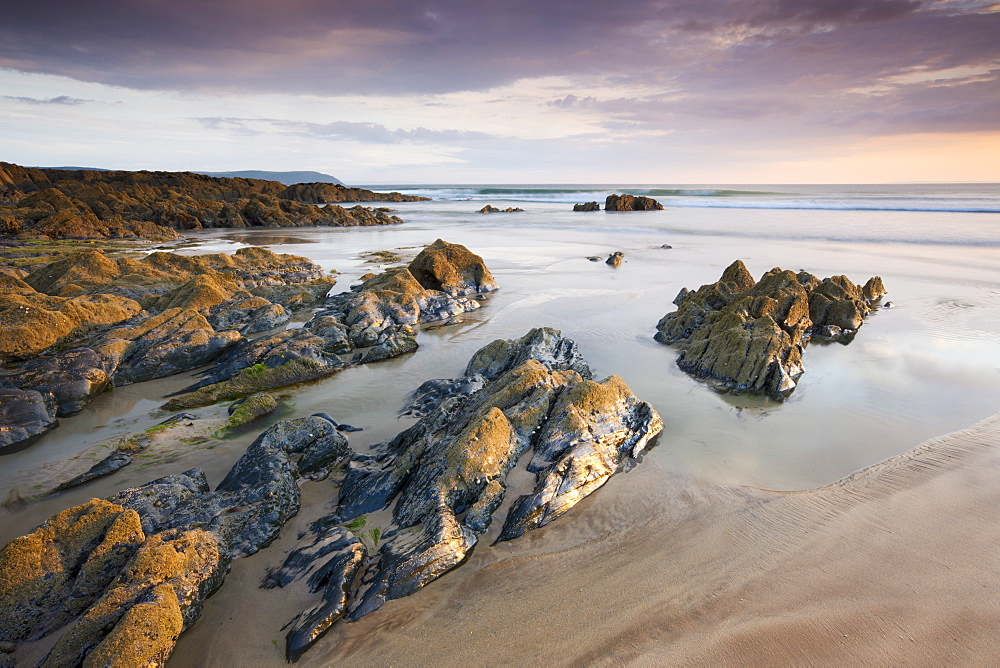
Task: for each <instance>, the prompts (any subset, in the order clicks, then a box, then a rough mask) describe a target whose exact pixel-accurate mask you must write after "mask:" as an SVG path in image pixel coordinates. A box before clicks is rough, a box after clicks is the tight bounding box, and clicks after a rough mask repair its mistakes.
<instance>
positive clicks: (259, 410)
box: [226, 392, 278, 429]
mask: <svg viewBox="0 0 1000 668" xmlns="http://www.w3.org/2000/svg"><path fill="white" fill-rule="evenodd" d="M277 409H278V400H277V399H275V398H274V397H272V396H271V395H270V394H267V393H266V392H257V393H255V394H251V395H250V396H248V397H244V398H242V399H239V400H237V401H234V402H233V403H232V404H230V405H229V408H228V409H227V410H228V412H229V420H227V421H226V428H227V429H235V428H237V427H242V426H243V425H245V424H247V423H248V422H252V421H254V420H256V419H258V418H261V417H264V416H265V415H270V414H271V413H273V412H274V411H276V410H277Z"/></svg>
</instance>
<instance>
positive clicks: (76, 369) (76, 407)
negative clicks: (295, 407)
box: [0, 240, 497, 452]
mask: <svg viewBox="0 0 1000 668" xmlns="http://www.w3.org/2000/svg"><path fill="white" fill-rule="evenodd" d="M334 283H335V281H334V279H333V278H331V277H330V276H328V275H327V274H326V273H325V272H324V271H323V269H322V268H321V267H319V266H318V265H316V264H314V263H312V262H311V261H309V260H307V259H305V258H301V257H297V256H293V255H278V254H275V253H273V252H271V251H269V250H266V249H262V248H256V247H251V248H242V249H240V250H238V251H236V252H235V253H234V254H232V255H227V254H223V253H220V254H215V255H203V256H193V257H191V256H181V255H176V254H173V253H162V252H158V253H152V254H150V255H147V256H146V257H144V258H142V259H139V260H137V259H134V258H130V257H125V256H118V257H115V258H112V257H110V256H108V255H105V254H104V253H101V252H98V251H90V252H84V253H79V254H76V255H73V256H71V257H69V258H66V259H63V260H59V261H57V262H55V263H52V264H49V265H46V266H43V267H41V268H39V269H36V270H35V271H34V272H32V273H30V274H27V275H23V276H22V277H21V278H17V277H14V276H10V275H7V274H0V294H3V295H4V296H5V297H7V298H6V299H5V300H4V301H3V302H2V303H0V318H3V319H4V322H6V323H8V326H7V327H5V328H4V330H3V332H2V334H3V335H2V336H0V359H2V360H4V361H5V362H6V363H7V364H6V368H5V369H3V370H0V388H2V389H3V391H4V395H3V396H4V398H5V402H4V406H3V410H2V412H0V452H2V451H3V450H4V449H14V448H19V447H23V446H24V445H27V444H28V443H30V442H31V440H33V439H35V438H37V437H39V436H41V435H42V434H44V433H45V432H46V431H48V430H50V429H52V428H53V427H55V426H56V425H57V423H58V421H57V418H58V417H65V416H68V415H72V414H74V413H76V412H79V411H80V410H81V409H82V408H83V407H84V406H85V405H86V404H87V403H89V402H90V401H91V400H92V399H93V398H94V397H95V396H96V395H97V394H99V393H101V392H103V391H106V390H109V389H111V388H112V387H115V386H121V385H126V384H130V383H135V382H140V381H144V380H149V379H152V378H161V377H164V376H169V375H173V374H176V373H180V372H183V371H188V370H191V369H194V368H196V367H199V366H203V365H206V364H214V366H212V367H211V368H210V369H209V371H208V372H207V373H206V374H205V378H204V379H203V380H202V381H201V382H199V383H197V384H195V385H194V386H192V387H190V388H188V389H189V390H197V392H192V393H190V394H188V395H185V396H184V397H178V398H176V399H174V400H172V401H171V403H170V404H169V405H170V407H172V408H181V407H186V406H195V405H204V404H208V403H214V402H215V401H220V400H233V399H238V398H240V397H243V396H246V395H249V394H253V393H255V392H259V391H261V390H266V389H269V388H275V387H283V386H286V385H291V384H294V383H299V382H303V381H306V380H312V379H316V378H321V377H323V376H327V375H330V374H332V373H335V372H337V371H339V370H341V369H343V368H346V367H347V366H349V365H350V364H352V363H367V362H374V361H378V360H382V359H387V358H389V357H395V356H398V355H402V354H404V353H407V352H412V351H414V350H416V347H417V343H416V339H415V332H414V330H413V326H415V325H417V324H419V323H422V322H434V321H441V320H447V319H448V318H451V317H454V316H457V315H460V314H461V313H465V312H467V311H471V310H474V309H477V308H479V306H480V302H479V299H477V296H479V295H481V294H482V293H488V292H492V291H494V290H496V289H497V285H496V282H495V281H494V280H493V277H492V275H491V274H490V272H489V270H488V269H487V268H486V265H485V263H484V262H483V260H482V258H480V257H479V256H478V255H475V254H474V253H471V252H470V251H469V250H468V249H466V248H465V247H464V246H459V245H456V244H449V243H447V242H444V241H441V240H438V241H436V242H435V243H434V244H431V245H430V246H428V247H427V248H425V249H424V250H423V251H421V253H420V254H418V255H417V257H416V258H414V260H413V261H412V262H411V263H410V265H409V266H408V267H399V268H393V269H388V270H386V271H385V272H383V273H382V274H379V275H376V276H375V277H374V278H372V279H370V280H368V281H366V282H365V283H364V284H363V285H362V286H360V287H359V288H358V289H357V290H352V291H348V292H345V293H342V294H339V295H336V296H334V297H330V298H325V295H326V294H327V293H328V292H329V291H330V288H331V287H332V286H333V285H334ZM304 307H310V308H315V307H321V308H320V309H319V310H318V312H316V313H315V314H314V315H313V317H312V318H311V319H310V320H309V322H307V323H306V325H305V326H304V327H302V328H299V329H292V330H283V331H280V332H278V333H276V334H272V335H270V336H263V337H258V338H255V339H249V338H248V337H247V335H250V334H256V333H259V332H261V331H264V330H268V329H275V328H277V327H279V326H281V325H284V324H285V323H286V322H288V320H289V319H290V317H291V315H290V314H291V312H292V311H293V310H295V309H297V308H304ZM342 356H344V357H342Z"/></svg>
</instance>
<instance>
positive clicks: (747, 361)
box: [655, 260, 885, 400]
mask: <svg viewBox="0 0 1000 668" xmlns="http://www.w3.org/2000/svg"><path fill="white" fill-rule="evenodd" d="M866 291H867V294H871V295H872V297H871V299H868V298H866V297H865V294H866ZM883 294H885V289H884V287H883V286H882V281H881V279H880V278H878V277H875V278H872V279H871V280H869V281H868V283H867V285H866V287H865V288H861V287H859V286H856V285H854V284H853V283H851V282H850V280H848V279H847V278H846V277H845V276H834V277H832V278H826V279H823V280H822V281H821V280H820V279H818V278H816V277H815V276H813V275H812V274H809V273H807V272H799V273H798V274H796V273H794V272H791V271H783V270H781V269H777V268H775V269H772V270H771V271H769V272H767V273H765V274H764V275H763V276H762V277H761V279H760V281H757V282H755V281H754V280H753V277H752V276H751V275H750V273H749V272H748V271H747V269H746V267H745V266H744V265H743V263H742V262H741V261H739V260H737V261H736V262H734V263H733V264H732V265H730V266H729V267H728V268H727V269H726V270H725V272H724V273H723V275H722V278H721V279H720V280H719V281H718V282H716V283H710V284H707V285H703V286H701V287H700V288H699V289H698V290H696V291H690V290H687V289H683V290H681V292H680V294H678V295H677V298H676V299H675V300H674V303H675V304H676V305H677V310H676V311H674V312H672V313H668V314H667V315H665V316H664V317H663V318H662V319H661V320H660V322H659V323H658V324H657V333H656V336H655V338H656V340H657V341H660V342H661V343H667V344H677V345H678V347H679V348H680V354H679V355H678V357H677V365H678V366H679V367H680V368H681V369H683V370H684V371H686V372H687V373H689V374H691V375H692V376H695V377H696V378H700V379H703V380H705V381H707V382H708V383H710V384H711V385H713V386H714V387H716V388H717V389H720V390H722V391H728V392H733V393H751V394H767V395H769V396H771V397H773V398H775V399H778V400H781V399H783V398H784V397H786V396H788V394H789V393H790V392H791V391H792V390H794V389H795V386H796V382H797V381H798V378H799V377H800V376H801V375H802V373H803V372H804V371H805V367H804V366H803V364H802V353H803V350H804V348H805V345H806V344H807V342H808V341H809V339H810V337H822V338H827V339H840V340H842V341H844V342H847V341H849V340H850V337H853V335H854V334H855V333H856V332H857V329H858V328H859V327H860V326H861V324H862V323H863V322H864V318H865V317H866V316H867V315H868V313H869V312H870V310H871V308H872V304H873V303H874V302H875V301H876V300H877V299H879V298H880V297H881V296H882V295H883Z"/></svg>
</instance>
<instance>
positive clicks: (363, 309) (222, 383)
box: [166, 239, 498, 409]
mask: <svg viewBox="0 0 1000 668" xmlns="http://www.w3.org/2000/svg"><path fill="white" fill-rule="evenodd" d="M496 289H498V288H497V285H496V281H494V279H493V276H492V275H491V274H490V272H489V269H487V268H486V265H485V264H484V263H483V260H482V258H481V257H479V256H478V255H476V254H474V253H472V252H470V251H469V250H468V249H467V248H465V247H464V246H460V245H458V244H450V243H447V242H445V241H442V240H440V239H439V240H437V241H435V242H434V243H433V244H431V245H430V246H428V247H427V248H425V249H424V250H423V251H421V253H419V254H418V255H417V257H416V258H414V260H413V261H412V262H411V263H410V265H409V266H408V267H393V268H389V269H386V270H385V271H384V272H382V273H381V274H377V275H375V276H373V277H371V278H369V279H368V280H366V281H365V282H364V283H363V284H362V285H361V286H360V287H359V288H357V289H352V290H349V291H347V292H342V293H340V294H337V295H334V296H332V297H330V298H328V299H327V300H326V301H325V303H324V308H322V309H321V310H319V311H318V312H316V313H315V314H314V315H313V317H312V318H310V320H309V321H308V322H306V323H305V324H304V325H303V326H302V327H301V328H299V329H295V330H286V331H283V332H279V333H277V334H275V335H273V336H269V337H261V338H258V339H255V340H253V341H241V342H240V343H239V344H238V345H236V346H234V347H233V348H231V349H229V350H228V351H226V352H225V353H224V354H223V355H221V356H220V357H219V359H218V360H217V362H216V363H215V365H214V366H213V367H212V368H211V369H209V370H208V371H206V372H205V373H204V374H203V376H204V378H203V379H202V380H201V381H199V382H198V383H195V384H194V385H191V386H190V387H188V388H185V389H184V390H182V393H192V394H191V395H190V396H180V397H177V398H175V399H172V400H171V401H170V402H168V403H167V404H166V407H167V408H169V409H175V408H189V407H193V406H197V405H202V404H205V403H212V402H213V401H217V400H219V399H233V398H236V397H238V396H240V395H242V394H249V393H252V392H257V391H261V390H266V389H271V388H275V387H281V386H282V385H287V384H291V383H294V382H302V381H305V380H310V379H314V378H320V377H323V376H325V375H330V374H332V373H336V372H337V371H339V370H340V369H342V368H344V367H346V366H347V363H346V362H344V360H343V359H342V358H341V356H342V355H349V354H352V353H353V357H352V358H351V363H368V362H374V361H379V360H383V359H387V358H389V357H396V356H398V355H403V354H406V353H409V352H412V351H414V350H416V348H417V342H416V339H415V338H414V337H415V333H414V331H413V329H412V327H411V326H412V325H416V324H418V323H425V322H435V321H439V320H447V319H449V318H453V317H455V316H458V315H461V314H462V313H465V312H467V311H471V310H474V309H477V308H479V307H480V303H479V301H478V300H477V299H475V298H473V297H470V296H469V295H475V294H479V293H484V292H492V291H494V290H496ZM359 348H361V349H364V348H368V349H369V350H367V351H366V352H363V353H362V352H360V351H357V349H359ZM258 366H259V367H260V368H259V369H258V368H257V367H258ZM279 369H280V370H282V372H279ZM269 370H270V371H269ZM284 371H287V373H284ZM196 391H197V392H196Z"/></svg>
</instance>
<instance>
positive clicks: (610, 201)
mask: <svg viewBox="0 0 1000 668" xmlns="http://www.w3.org/2000/svg"><path fill="white" fill-rule="evenodd" d="M662 209H663V205H662V204H660V203H659V202H657V201H656V200H655V199H653V198H652V197H644V196H642V195H639V196H635V195H608V198H607V200H605V202H604V210H605V211H660V210H662Z"/></svg>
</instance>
